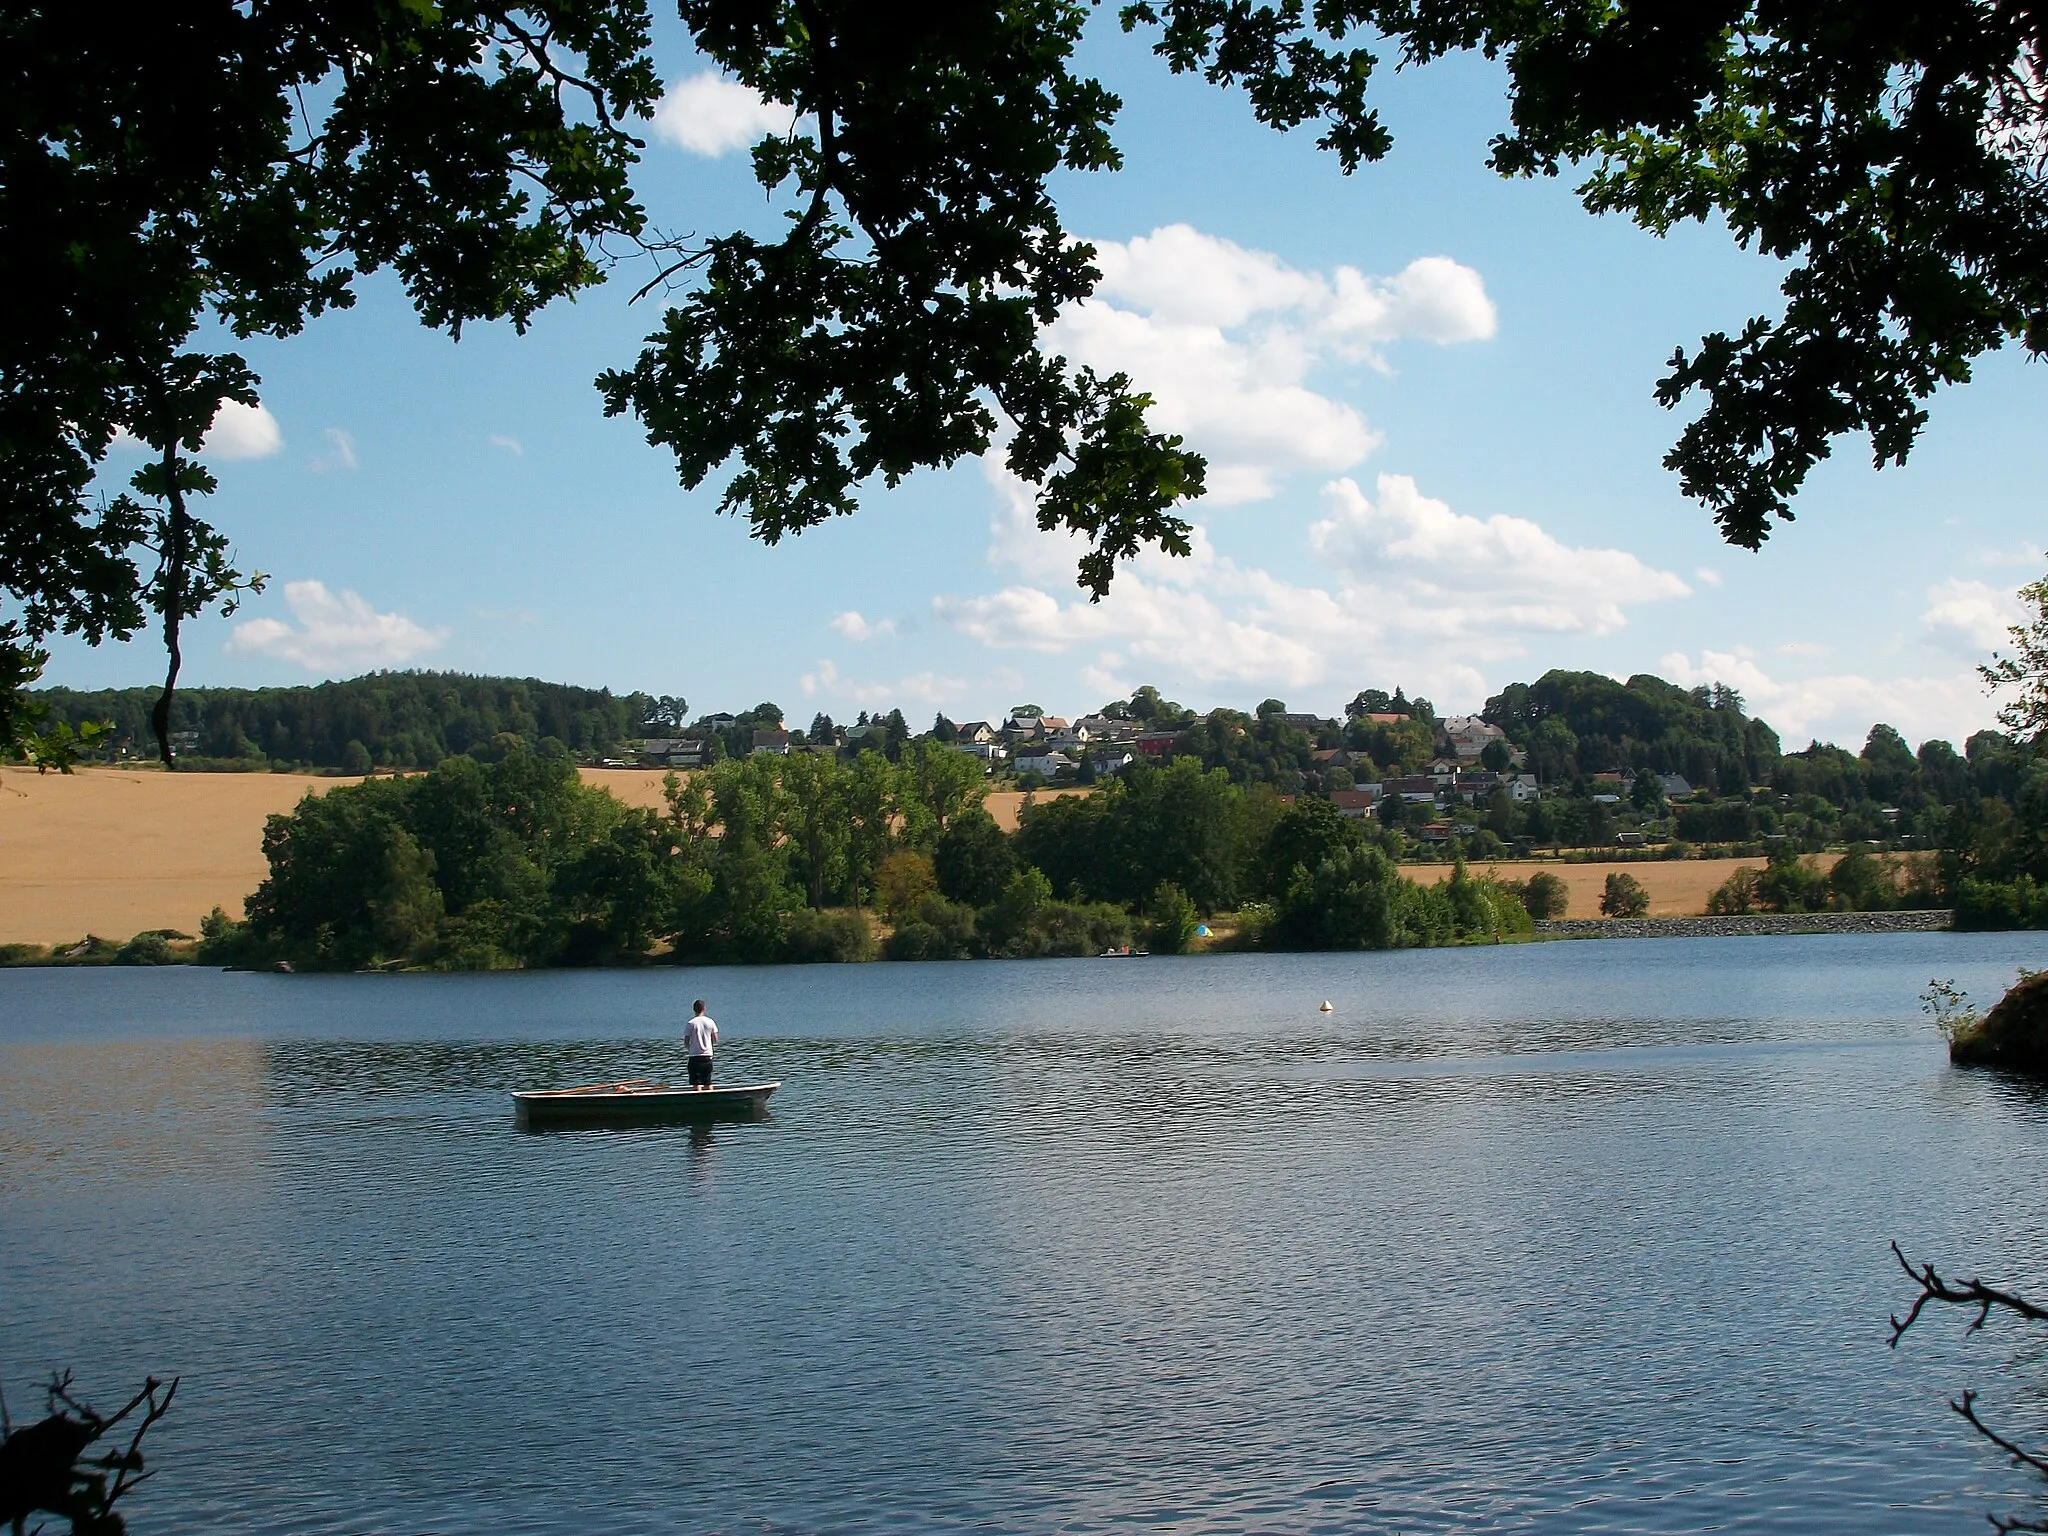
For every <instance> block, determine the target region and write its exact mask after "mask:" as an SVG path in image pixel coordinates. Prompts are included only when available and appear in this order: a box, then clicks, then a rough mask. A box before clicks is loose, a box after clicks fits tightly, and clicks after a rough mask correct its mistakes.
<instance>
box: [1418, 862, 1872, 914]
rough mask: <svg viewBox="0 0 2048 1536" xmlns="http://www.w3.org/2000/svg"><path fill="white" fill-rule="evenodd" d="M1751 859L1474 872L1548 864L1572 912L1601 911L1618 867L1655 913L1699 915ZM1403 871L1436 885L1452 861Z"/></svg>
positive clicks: (1516, 874) (1525, 873)
mask: <svg viewBox="0 0 2048 1536" xmlns="http://www.w3.org/2000/svg"><path fill="white" fill-rule="evenodd" d="M1836 857H1837V855H1835V854H1821V855H1820V856H1819V862H1820V865H1821V867H1822V868H1823V869H1832V868H1834V865H1835V859H1836ZM1745 864H1746V865H1748V866H1749V867H1750V868H1751V869H1762V868H1763V864H1764V861H1763V860H1762V859H1669V860H1645V861H1642V862H1637V863H1626V864H1556V863H1552V862H1550V861H1548V860H1544V861H1541V862H1535V861H1529V862H1524V861H1521V860H1514V859H1504V860H1502V861H1501V862H1500V863H1498V864H1488V865H1485V866H1484V867H1482V866H1480V865H1477V864H1475V865H1473V866H1472V871H1473V873H1474V874H1489V875H1498V876H1500V878H1501V879H1503V880H1526V879H1528V878H1529V876H1531V875H1532V874H1534V873H1535V872H1536V871H1537V870H1539V869H1547V870H1549V871H1550V873H1551V874H1553V875H1556V876H1557V877H1558V878H1559V879H1561V880H1563V881H1564V883H1565V888H1566V889H1567V890H1569V891H1570V892H1571V905H1570V906H1569V907H1568V908H1567V909H1566V911H1565V916H1566V917H1598V916H1599V915H1600V892H1601V890H1602V889H1603V888H1604V887H1605V886H1606V884H1607V877H1608V876H1609V875H1611V874H1614V873H1615V872H1616V871H1617V870H1618V871H1621V872H1623V873H1626V874H1631V875H1634V876H1635V877H1636V879H1637V880H1638V881H1639V882H1641V884H1642V887H1643V889H1644V890H1646V891H1648V892H1649V893H1650V916H1652V917H1697V916H1699V915H1700V914H1701V913H1702V912H1704V911H1706V910H1707V898H1708V897H1709V896H1711V895H1712V894H1713V893H1714V891H1715V890H1716V889H1717V888H1719V886H1720V885H1721V884H1722V883H1723V882H1724V881H1725V880H1727V878H1728V877H1729V876H1730V875H1732V874H1734V873H1735V871H1736V870H1738V869H1740V868H1742V867H1743V866H1744V865H1745ZM1401 873H1403V874H1404V875H1406V876H1408V878H1409V879H1411V880H1414V881H1417V882H1419V883H1421V884H1423V885H1435V884H1436V883H1437V882H1438V881H1440V880H1447V879H1449V878H1450V874H1451V868H1450V866H1449V865H1448V864H1409V865H1404V866H1403V867H1402V870H1401Z"/></svg>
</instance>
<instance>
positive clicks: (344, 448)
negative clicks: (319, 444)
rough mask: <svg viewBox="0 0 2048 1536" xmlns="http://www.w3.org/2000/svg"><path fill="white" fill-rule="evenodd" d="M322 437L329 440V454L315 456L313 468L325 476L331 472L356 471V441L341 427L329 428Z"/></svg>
mask: <svg viewBox="0 0 2048 1536" xmlns="http://www.w3.org/2000/svg"><path fill="white" fill-rule="evenodd" d="M322 435H323V436H324V437H325V438H326V439H327V452H325V453H323V454H319V455H316V456H315V458H314V460H313V468H314V469H315V470H317V471H318V472H319V473H321V474H323V475H324V474H326V473H328V472H329V471H330V470H336V469H354V468H355V467H356V440H355V439H354V438H353V437H351V436H349V435H348V433H346V432H344V431H342V430H341V428H339V427H329V428H327V429H326V431H325V432H324V433H323V434H322Z"/></svg>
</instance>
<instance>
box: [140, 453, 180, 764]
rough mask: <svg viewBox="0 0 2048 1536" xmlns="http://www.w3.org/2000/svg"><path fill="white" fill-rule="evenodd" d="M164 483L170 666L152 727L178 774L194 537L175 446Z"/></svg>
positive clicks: (162, 594)
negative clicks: (177, 711)
mask: <svg viewBox="0 0 2048 1536" xmlns="http://www.w3.org/2000/svg"><path fill="white" fill-rule="evenodd" d="M164 481H165V486H166V489H165V492H164V498H165V502H166V504H167V505H168V506H169V507H170V512H169V515H168V516H167V517H166V518H165V520H164V549H163V577H162V580H161V581H160V582H159V583H158V596H159V599H160V601H161V602H162V604H163V615H164V651H165V653H166V654H167V655H168V656H169V658H170V662H169V665H168V667H167V668H166V670H165V672H164V691H163V693H162V694H160V695H159V696H158V698H157V701H156V704H155V705H154V706H153V707H152V708H151V709H150V712H149V724H150V729H151V730H153V731H155V732H156V755H157V756H158V757H160V758H162V759H163V764H164V767H165V769H166V770H171V771H175V770H176V768H177V766H178V763H177V759H176V756H175V755H174V754H173V753H172V751H171V700H172V698H173V697H174V696H175V695H176V693H177V691H178V668H179V666H180V665H181V664H182V662H183V660H184V657H183V655H182V654H181V652H180V651H179V649H178V629H179V626H180V624H181V623H182V622H183V621H184V616H185V563H186V560H187V558H188V551H187V550H186V548H185V544H186V540H187V538H188V537H189V534H190V520H189V519H188V518H187V517H186V516H185V493H184V491H183V490H182V489H181V488H180V487H179V485H178V450H177V446H176V443H175V442H173V444H172V446H170V447H168V448H166V449H165V450H164Z"/></svg>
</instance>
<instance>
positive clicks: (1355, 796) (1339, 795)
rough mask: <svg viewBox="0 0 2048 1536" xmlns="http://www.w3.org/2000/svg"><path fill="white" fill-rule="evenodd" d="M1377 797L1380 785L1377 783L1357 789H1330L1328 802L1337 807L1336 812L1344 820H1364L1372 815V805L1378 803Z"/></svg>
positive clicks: (1378, 797) (1378, 796)
mask: <svg viewBox="0 0 2048 1536" xmlns="http://www.w3.org/2000/svg"><path fill="white" fill-rule="evenodd" d="M1379 799H1380V787H1379V785H1377V784H1367V785H1365V786H1363V787H1361V788H1359V789H1333V790H1331V791H1330V804H1332V805H1334V806H1336V807H1337V814H1338V815H1339V816H1342V817H1343V818H1344V819H1345V820H1346V821H1363V820H1365V818H1366V817H1368V816H1370V815H1372V813H1373V809H1374V807H1375V806H1377V805H1378V804H1379Z"/></svg>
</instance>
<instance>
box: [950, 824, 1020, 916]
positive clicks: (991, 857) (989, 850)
mask: <svg viewBox="0 0 2048 1536" xmlns="http://www.w3.org/2000/svg"><path fill="white" fill-rule="evenodd" d="M932 867H933V872H934V873H935V875H936V876H937V878H938V882H939V890H940V891H941V892H942V893H943V894H944V895H945V896H946V898H947V899H948V900H949V901H956V902H961V903H963V904H965V905H966V906H969V907H985V906H987V905H989V903H991V902H993V901H994V900H995V899H996V898H997V897H998V896H1000V895H1001V894H1002V891H1003V887H1004V886H1006V885H1007V884H1009V881H1010V877H1011V875H1013V874H1014V873H1015V872H1016V868H1017V855H1016V853H1015V851H1014V850H1013V849H1012V848H1011V846H1010V838H1009V835H1008V834H1007V833H1005V832H1004V831H1003V829H1002V828H1001V827H999V826H997V825H996V823H995V818H994V817H992V816H990V815H989V813H988V812H987V811H985V810H983V809H981V808H980V807H979V806H977V807H975V808H974V809H973V810H970V811H964V812H962V813H961V814H960V815H958V816H956V817H954V818H953V820H952V822H951V823H950V824H948V826H947V827H946V830H945V831H944V832H941V833H940V834H939V841H938V846H937V847H936V848H935V849H934V850H933V853H932Z"/></svg>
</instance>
